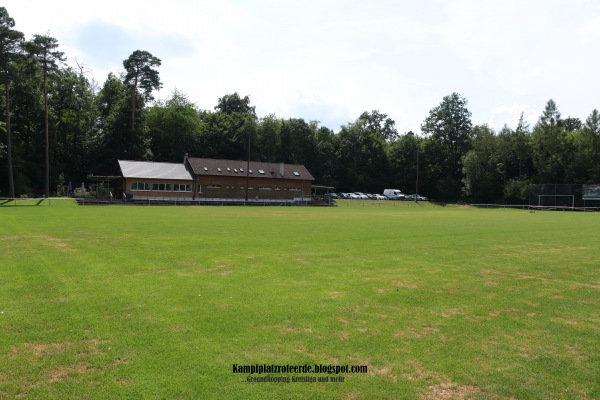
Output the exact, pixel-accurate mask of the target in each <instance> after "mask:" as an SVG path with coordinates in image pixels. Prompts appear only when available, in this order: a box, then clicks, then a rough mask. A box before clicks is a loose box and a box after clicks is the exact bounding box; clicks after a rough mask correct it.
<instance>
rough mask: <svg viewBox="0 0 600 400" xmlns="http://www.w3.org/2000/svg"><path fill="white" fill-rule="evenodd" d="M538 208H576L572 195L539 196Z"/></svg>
mask: <svg viewBox="0 0 600 400" xmlns="http://www.w3.org/2000/svg"><path fill="white" fill-rule="evenodd" d="M538 207H571V208H573V207H575V196H574V195H572V194H538Z"/></svg>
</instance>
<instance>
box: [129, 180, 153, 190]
mask: <svg viewBox="0 0 600 400" xmlns="http://www.w3.org/2000/svg"><path fill="white" fill-rule="evenodd" d="M131 190H137V191H140V190H152V185H151V184H150V183H146V182H131Z"/></svg>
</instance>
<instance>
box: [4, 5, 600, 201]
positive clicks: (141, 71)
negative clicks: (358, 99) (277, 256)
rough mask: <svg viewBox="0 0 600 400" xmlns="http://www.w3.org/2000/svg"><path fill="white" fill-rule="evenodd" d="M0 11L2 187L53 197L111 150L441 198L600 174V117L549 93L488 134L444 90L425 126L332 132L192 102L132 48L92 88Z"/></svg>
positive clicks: (115, 154) (251, 110)
mask: <svg viewBox="0 0 600 400" xmlns="http://www.w3.org/2000/svg"><path fill="white" fill-rule="evenodd" d="M14 26H15V22H14V20H13V19H12V18H10V16H9V14H8V12H7V11H6V9H5V8H4V7H0V84H1V86H0V92H2V96H1V100H0V101H1V102H2V112H3V114H4V120H3V122H2V123H1V125H0V135H1V138H2V140H0V177H1V178H0V190H1V192H0V197H2V196H9V197H15V196H18V195H23V194H27V195H31V194H34V195H42V194H45V195H52V194H59V195H60V194H61V191H62V190H63V189H62V188H64V185H65V183H66V182H68V181H72V182H73V184H74V185H78V184H79V183H80V182H84V181H85V180H86V177H87V176H88V175H90V174H94V175H110V174H112V173H113V171H114V168H115V165H116V161H117V160H118V159H126V160H149V161H162V162H182V161H183V156H184V154H186V153H188V154H189V155H190V156H194V157H208V158H223V159H244V160H245V159H246V158H247V157H248V156H250V158H251V159H252V160H255V161H267V162H284V163H293V164H303V165H305V166H306V167H307V168H308V170H309V171H311V173H312V174H313V176H314V177H315V180H316V181H315V183H317V184H322V185H328V186H333V187H335V188H336V190H338V191H364V192H382V190H383V188H399V189H401V190H403V191H404V192H407V193H409V192H410V193H412V192H413V191H414V190H413V188H415V187H416V186H417V182H418V190H419V192H420V193H422V194H425V195H427V196H428V197H431V198H436V199H440V200H458V199H467V200H471V201H477V202H490V201H506V202H520V201H525V199H526V197H527V191H528V187H529V185H531V184H533V183H558V184H560V183H598V182H600V116H599V115H598V110H596V109H594V110H593V111H592V112H591V113H590V115H589V117H587V119H586V120H585V121H581V120H579V119H578V118H571V117H568V118H562V116H561V113H560V111H559V109H558V106H557V105H556V103H555V102H554V101H553V100H549V101H548V102H547V104H546V106H545V109H544V111H543V113H542V115H541V116H540V117H539V119H538V121H536V122H535V124H534V125H533V127H530V123H529V122H528V121H526V120H525V118H524V117H523V114H521V118H520V120H519V123H518V125H517V127H516V128H514V129H512V128H509V127H508V126H506V125H505V126H504V127H503V128H502V129H501V130H500V131H498V132H496V131H494V129H492V128H491V127H489V126H487V125H485V124H484V125H473V124H472V122H471V113H470V112H469V110H468V102H467V100H466V99H465V98H464V97H462V96H460V95H459V94H458V93H452V94H450V95H448V96H446V97H444V98H443V99H442V100H441V102H440V104H439V105H438V106H436V107H434V108H432V109H431V110H430V112H429V115H428V116H427V118H426V119H425V120H424V121H423V123H422V125H421V131H422V134H420V135H417V134H415V133H413V132H406V133H399V132H398V131H397V130H396V128H395V121H393V120H392V119H391V118H389V117H388V116H387V115H386V114H385V113H383V112H380V111H378V110H373V111H365V112H363V113H362V114H361V115H360V116H358V118H357V119H356V120H355V121H351V122H348V123H347V124H345V125H343V126H341V127H340V129H339V132H337V133H335V132H334V131H333V130H332V129H330V128H328V127H325V126H320V124H319V123H318V122H317V121H305V120H304V119H302V118H278V117H276V116H275V115H273V114H271V115H267V116H263V117H258V116H257V115H256V111H255V107H254V106H253V105H252V104H251V102H250V98H249V96H244V97H242V96H240V95H239V94H238V93H232V94H226V95H224V96H223V97H221V98H219V99H218V101H217V104H216V106H215V107H214V109H212V110H206V109H201V108H199V107H198V106H197V105H195V104H194V103H193V102H191V101H190V100H189V99H188V98H187V97H186V95H185V94H184V93H182V92H180V91H175V92H173V93H171V94H170V96H169V97H168V98H167V99H165V100H159V101H154V99H153V92H154V91H155V90H158V89H160V88H161V87H162V83H161V82H160V76H159V73H158V68H159V67H160V64H161V60H160V59H159V58H157V57H154V56H153V55H152V54H150V53H148V52H146V51H141V50H136V51H134V52H133V53H132V54H131V55H130V56H129V58H127V59H126V60H124V61H123V68H124V72H123V73H122V74H120V75H119V76H117V75H115V74H112V73H111V74H109V75H108V77H107V79H106V80H105V82H104V83H103V84H102V85H101V86H100V85H98V84H97V83H96V82H95V81H93V80H90V79H88V77H87V76H86V70H85V67H84V66H81V65H78V66H77V67H76V68H73V67H70V66H67V65H66V64H65V56H64V54H63V53H62V52H60V51H58V47H59V44H58V41H57V40H56V39H55V38H52V37H50V36H49V35H34V36H33V38H32V39H30V40H25V38H24V35H23V34H22V33H21V32H19V31H17V30H15V29H14Z"/></svg>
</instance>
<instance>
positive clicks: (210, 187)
mask: <svg viewBox="0 0 600 400" xmlns="http://www.w3.org/2000/svg"><path fill="white" fill-rule="evenodd" d="M206 188H207V189H221V185H206Z"/></svg>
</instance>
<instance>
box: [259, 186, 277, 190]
mask: <svg viewBox="0 0 600 400" xmlns="http://www.w3.org/2000/svg"><path fill="white" fill-rule="evenodd" d="M258 190H273V188H272V187H271V186H259V187H258Z"/></svg>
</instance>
